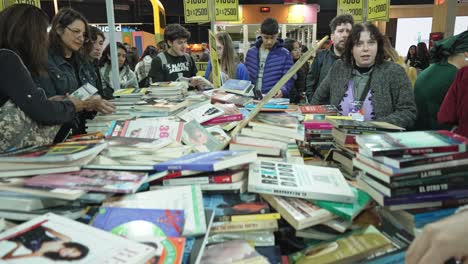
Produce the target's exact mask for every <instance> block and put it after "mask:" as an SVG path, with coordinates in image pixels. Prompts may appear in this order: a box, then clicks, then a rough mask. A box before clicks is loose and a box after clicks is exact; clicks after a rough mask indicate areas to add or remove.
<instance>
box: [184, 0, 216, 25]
mask: <svg viewBox="0 0 468 264" xmlns="http://www.w3.org/2000/svg"><path fill="white" fill-rule="evenodd" d="M208 14H209V12H208V0H184V16H185V23H206V22H210V16H209V15H208Z"/></svg>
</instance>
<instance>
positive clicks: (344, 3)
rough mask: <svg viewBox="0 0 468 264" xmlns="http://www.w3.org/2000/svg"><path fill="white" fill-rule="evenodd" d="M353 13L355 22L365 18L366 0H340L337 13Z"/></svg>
mask: <svg viewBox="0 0 468 264" xmlns="http://www.w3.org/2000/svg"><path fill="white" fill-rule="evenodd" d="M341 14H351V15H352V16H353V17H354V22H355V23H359V22H362V21H363V20H364V17H363V14H364V0H338V8H337V15H341Z"/></svg>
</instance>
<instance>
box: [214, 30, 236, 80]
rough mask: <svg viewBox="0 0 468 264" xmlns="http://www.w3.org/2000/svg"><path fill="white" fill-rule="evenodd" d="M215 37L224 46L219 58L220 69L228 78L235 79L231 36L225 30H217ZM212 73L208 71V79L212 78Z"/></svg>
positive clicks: (234, 60) (234, 58) (234, 56)
mask: <svg viewBox="0 0 468 264" xmlns="http://www.w3.org/2000/svg"><path fill="white" fill-rule="evenodd" d="M216 39H217V40H218V41H219V42H220V43H221V45H223V46H224V48H223V54H222V55H221V57H220V58H219V60H220V67H221V70H222V71H223V72H224V73H226V74H227V75H228V76H229V79H237V76H236V69H237V59H236V55H235V53H234V45H233V44H232V39H231V36H229V33H227V32H218V33H217V34H216ZM212 75H213V73H210V77H209V79H210V80H211V81H212V80H213V76H212Z"/></svg>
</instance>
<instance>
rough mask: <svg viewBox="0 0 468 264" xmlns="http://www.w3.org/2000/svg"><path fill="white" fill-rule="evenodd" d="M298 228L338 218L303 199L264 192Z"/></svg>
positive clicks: (277, 208)
mask: <svg viewBox="0 0 468 264" xmlns="http://www.w3.org/2000/svg"><path fill="white" fill-rule="evenodd" d="M262 197H263V198H264V199H265V200H266V201H267V202H268V203H269V204H270V205H271V206H272V207H273V208H275V209H276V211H278V212H279V213H280V214H281V216H282V217H283V218H284V219H285V220H286V221H287V222H288V223H289V224H290V225H291V226H292V227H294V228H295V229H296V230H301V229H304V228H308V227H311V226H315V225H318V224H320V223H324V222H327V221H329V220H332V219H334V218H336V215H334V214H332V213H330V212H329V211H327V210H325V209H321V208H320V207H317V206H315V205H314V204H313V203H311V202H308V201H306V200H303V199H298V198H290V197H281V196H273V195H268V194H262Z"/></svg>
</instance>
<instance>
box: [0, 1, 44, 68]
mask: <svg viewBox="0 0 468 264" xmlns="http://www.w3.org/2000/svg"><path fill="white" fill-rule="evenodd" d="M48 24H49V18H48V17H47V15H46V13H44V11H42V10H41V9H39V8H37V7H35V6H32V5H27V4H16V5H12V6H10V7H7V8H6V9H5V10H3V11H2V12H0V48H2V49H10V50H12V51H14V52H16V53H17V54H18V55H19V56H20V58H21V60H23V63H24V64H25V65H26V67H28V69H29V71H31V73H32V74H36V75H38V74H40V73H43V72H45V71H46V69H47V46H48V41H47V26H48Z"/></svg>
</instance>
